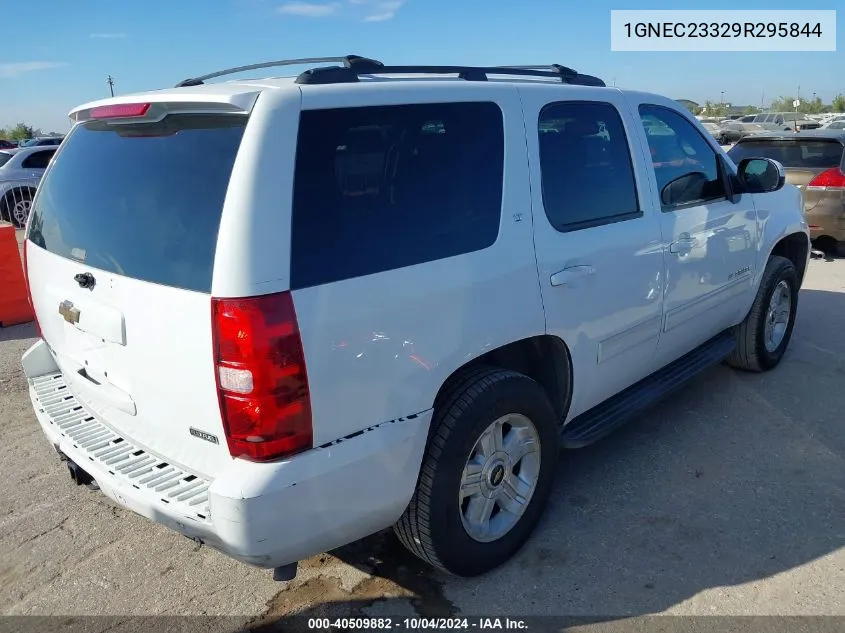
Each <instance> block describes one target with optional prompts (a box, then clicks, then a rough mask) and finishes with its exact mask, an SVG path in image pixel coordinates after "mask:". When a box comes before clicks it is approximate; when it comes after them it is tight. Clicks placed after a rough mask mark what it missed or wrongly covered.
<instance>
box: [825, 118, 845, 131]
mask: <svg viewBox="0 0 845 633" xmlns="http://www.w3.org/2000/svg"><path fill="white" fill-rule="evenodd" d="M819 129H820V130H845V118H843V119H841V120H836V121H830V122H829V123H825V124H824V125H823V126H821V127H820V128H819Z"/></svg>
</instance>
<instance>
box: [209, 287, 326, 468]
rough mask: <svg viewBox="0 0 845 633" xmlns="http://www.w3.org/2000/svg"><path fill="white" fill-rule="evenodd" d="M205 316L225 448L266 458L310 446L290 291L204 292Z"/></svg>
mask: <svg viewBox="0 0 845 633" xmlns="http://www.w3.org/2000/svg"><path fill="white" fill-rule="evenodd" d="M212 315H213V316H212V318H213V329H214V355H215V358H214V360H215V371H216V377H217V392H218V397H219V400H220V414H221V415H222V417H223V426H224V428H225V431H226V438H227V440H228V442H229V452H230V453H231V454H232V455H233V456H234V457H244V458H247V459H251V460H255V461H270V460H274V459H279V458H282V457H286V456H289V455H293V454H295V453H299V452H301V451H304V450H307V449H309V448H311V447H312V445H313V432H312V427H311V398H310V394H309V391H308V376H307V374H306V371H305V355H304V353H303V350H302V341H301V339H300V336H299V327H298V325H297V322H296V312H295V311H294V306H293V298H292V297H291V295H290V293H289V292H283V293H279V294H272V295H264V296H260V297H249V298H243V299H212Z"/></svg>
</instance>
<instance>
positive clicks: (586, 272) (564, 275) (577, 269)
mask: <svg viewBox="0 0 845 633" xmlns="http://www.w3.org/2000/svg"><path fill="white" fill-rule="evenodd" d="M595 272H596V269H595V268H593V267H592V266H570V267H569V268H564V269H563V270H561V271H560V272H557V273H555V274H554V275H552V280H551V281H552V286H566V285H567V284H570V283H572V282H573V281H575V280H577V279H583V278H584V277H589V276H590V275H594V274H595Z"/></svg>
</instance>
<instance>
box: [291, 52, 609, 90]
mask: <svg viewBox="0 0 845 633" xmlns="http://www.w3.org/2000/svg"><path fill="white" fill-rule="evenodd" d="M367 74H378V75H390V74H392V75H413V74H421V75H422V74H435V75H458V77H459V78H461V79H464V80H466V81H487V79H488V75H511V76H518V77H547V78H550V79H560V81H561V83H566V84H573V85H581V86H601V87H604V86H605V85H606V84H605V83H604V81H602V80H601V79H599V78H598V77H593V76H591V75H582V74H581V73H579V72H577V71H575V70H572V69H571V68H567V67H566V66H560V65H558V64H552V65H547V66H385V65H384V64H382V63H381V62H377V61H375V60H369V59H365V58H357V59H356V61H355V62H354V63H352V64H350V65H348V66H346V65H345V66H344V67H342V68H341V67H338V66H324V67H321V68H312V69H310V70H306V71H305V72H303V73H302V74H301V75H299V77H297V78H296V83H298V84H334V83H350V82H357V81H359V75H367Z"/></svg>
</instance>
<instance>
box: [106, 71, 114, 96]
mask: <svg viewBox="0 0 845 633" xmlns="http://www.w3.org/2000/svg"><path fill="white" fill-rule="evenodd" d="M107 83H108V84H109V92H110V93H111V96H112V97H113V96H114V79H112V76H111V75H109V78H108V80H107Z"/></svg>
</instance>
